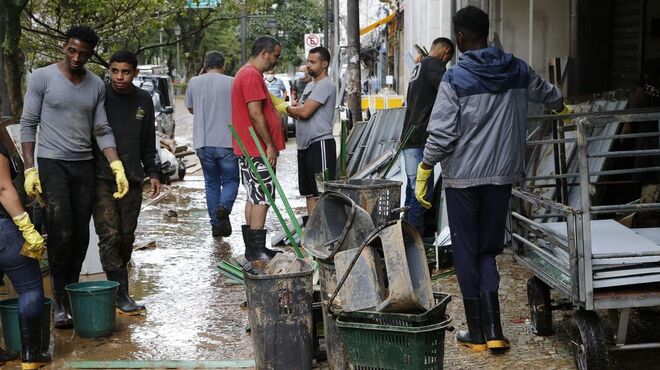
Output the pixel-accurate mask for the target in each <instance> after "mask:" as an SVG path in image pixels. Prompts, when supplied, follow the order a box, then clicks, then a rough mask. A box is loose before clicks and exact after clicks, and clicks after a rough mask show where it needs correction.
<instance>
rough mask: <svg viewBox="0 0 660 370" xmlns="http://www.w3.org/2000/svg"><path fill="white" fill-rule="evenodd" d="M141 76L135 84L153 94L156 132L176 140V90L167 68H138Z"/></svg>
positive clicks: (146, 66)
mask: <svg viewBox="0 0 660 370" xmlns="http://www.w3.org/2000/svg"><path fill="white" fill-rule="evenodd" d="M138 69H139V70H140V74H138V75H137V76H136V77H135V79H133V84H134V85H135V86H137V87H139V88H141V89H143V90H146V91H147V92H148V93H149V94H151V98H152V100H153V102H154V114H155V116H156V117H155V118H156V130H157V131H159V132H161V133H163V134H165V135H166V136H167V137H169V138H172V139H174V130H175V128H176V122H175V120H174V88H173V86H172V79H171V78H170V76H168V75H167V67H166V66H160V65H141V66H138Z"/></svg>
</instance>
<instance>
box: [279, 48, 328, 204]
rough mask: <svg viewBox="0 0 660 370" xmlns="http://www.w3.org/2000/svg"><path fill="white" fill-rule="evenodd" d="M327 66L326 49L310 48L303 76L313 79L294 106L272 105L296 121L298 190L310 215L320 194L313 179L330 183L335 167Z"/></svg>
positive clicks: (281, 103) (285, 104)
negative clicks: (305, 73)
mask: <svg viewBox="0 0 660 370" xmlns="http://www.w3.org/2000/svg"><path fill="white" fill-rule="evenodd" d="M329 65H330V52H329V51H328V49H326V48H325V47H323V46H319V47H315V48H313V49H311V50H310V51H309V54H308V55H307V73H308V74H309V75H310V76H311V77H312V78H313V80H312V81H311V82H309V83H308V84H307V86H306V87H305V91H304V92H302V93H301V96H300V99H299V100H298V104H297V105H296V106H289V105H288V104H287V103H284V102H280V103H279V104H276V105H275V109H277V111H278V112H281V113H285V114H288V115H289V116H291V117H293V118H295V119H296V146H297V147H298V188H299V189H300V195H302V196H304V197H305V200H306V203H307V214H308V215H311V214H312V211H313V210H314V207H315V206H316V203H317V202H318V198H319V195H320V191H319V189H318V188H317V182H316V179H317V178H321V179H324V180H325V181H327V180H334V178H335V172H336V168H337V163H336V158H337V155H336V152H337V144H336V143H335V139H334V136H333V135H332V123H333V121H332V117H333V114H334V109H335V101H336V98H337V96H336V88H335V84H334V83H333V82H332V79H331V78H330V77H328V67H329ZM273 104H275V102H273Z"/></svg>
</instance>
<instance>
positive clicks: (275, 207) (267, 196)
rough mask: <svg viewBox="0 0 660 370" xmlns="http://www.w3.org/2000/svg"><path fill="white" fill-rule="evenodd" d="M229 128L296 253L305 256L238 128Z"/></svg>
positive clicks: (299, 256)
mask: <svg viewBox="0 0 660 370" xmlns="http://www.w3.org/2000/svg"><path fill="white" fill-rule="evenodd" d="M229 130H230V131H231V134H232V136H233V137H234V139H236V142H237V143H238V146H239V148H241V151H242V152H243V155H244V156H245V160H246V161H247V163H248V166H250V169H251V170H252V172H253V173H254V176H255V177H256V178H257V181H259V186H260V187H261V190H262V191H263V192H264V194H265V195H266V198H267V199H268V203H270V205H271V207H272V208H273V211H275V215H277V218H278V220H279V221H280V223H281V224H282V227H283V228H284V232H285V233H286V235H287V236H288V237H289V240H290V241H291V245H292V246H293V249H294V250H295V252H296V255H297V256H298V258H303V255H302V252H300V248H299V247H298V243H296V241H295V239H293V235H291V231H290V230H289V228H288V227H287V226H286V221H285V220H284V217H282V214H281V213H280V210H279V209H277V206H276V204H275V199H273V197H272V195H270V192H269V191H268V188H267V187H266V184H265V183H264V180H263V179H262V178H261V176H259V171H257V167H256V166H255V165H254V162H252V158H250V155H249V154H248V152H247V149H245V146H244V145H243V142H242V141H241V138H240V137H239V136H238V133H236V130H234V127H233V126H232V125H229ZM266 163H268V161H266Z"/></svg>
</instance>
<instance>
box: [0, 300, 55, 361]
mask: <svg viewBox="0 0 660 370" xmlns="http://www.w3.org/2000/svg"><path fill="white" fill-rule="evenodd" d="M52 307H53V301H52V300H51V299H50V298H46V299H45V300H44V312H43V315H42V321H41V324H42V325H43V329H44V333H45V334H46V335H44V338H48V341H49V342H50V313H51V310H52ZM0 320H2V335H3V337H4V339H5V347H6V349H7V351H8V352H11V353H19V352H21V328H20V325H19V323H18V298H10V299H5V300H2V301H0ZM44 340H45V339H44Z"/></svg>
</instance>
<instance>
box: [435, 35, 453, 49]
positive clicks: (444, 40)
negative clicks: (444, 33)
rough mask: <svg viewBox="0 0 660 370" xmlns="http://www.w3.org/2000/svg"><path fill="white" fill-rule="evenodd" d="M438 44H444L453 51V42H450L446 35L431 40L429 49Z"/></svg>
mask: <svg viewBox="0 0 660 370" xmlns="http://www.w3.org/2000/svg"><path fill="white" fill-rule="evenodd" d="M439 45H444V46H445V47H447V49H449V50H451V51H454V43H453V42H451V40H450V39H448V38H446V37H438V38H437V39H435V40H433V43H432V44H431V49H433V48H435V47H437V46H439Z"/></svg>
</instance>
